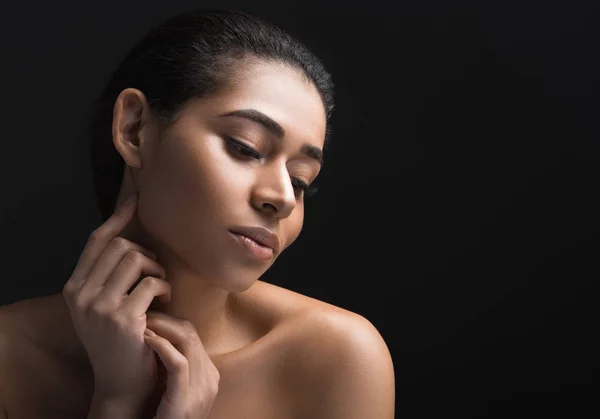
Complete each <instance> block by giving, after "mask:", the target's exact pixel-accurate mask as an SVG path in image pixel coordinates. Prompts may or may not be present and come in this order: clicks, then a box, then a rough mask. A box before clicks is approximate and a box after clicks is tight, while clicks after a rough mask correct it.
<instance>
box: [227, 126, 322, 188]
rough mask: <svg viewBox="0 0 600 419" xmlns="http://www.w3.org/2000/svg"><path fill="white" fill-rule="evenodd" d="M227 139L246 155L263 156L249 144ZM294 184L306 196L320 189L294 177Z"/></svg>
mask: <svg viewBox="0 0 600 419" xmlns="http://www.w3.org/2000/svg"><path fill="white" fill-rule="evenodd" d="M225 140H226V141H227V144H228V145H229V146H231V147H232V148H233V149H235V150H236V151H237V152H239V153H241V154H243V155H244V156H247V157H251V158H253V159H256V160H258V159H260V158H262V155H261V154H260V153H259V152H258V151H256V150H255V149H253V148H252V147H248V146H247V145H245V144H242V143H241V142H239V141H237V140H236V139H234V138H231V137H226V138H225ZM292 186H293V187H294V188H298V189H300V190H301V191H303V192H304V196H306V197H309V196H312V195H314V194H316V193H317V191H318V190H319V189H318V188H317V187H315V186H310V185H307V184H306V182H304V181H302V180H300V179H298V178H294V177H293V178H292Z"/></svg>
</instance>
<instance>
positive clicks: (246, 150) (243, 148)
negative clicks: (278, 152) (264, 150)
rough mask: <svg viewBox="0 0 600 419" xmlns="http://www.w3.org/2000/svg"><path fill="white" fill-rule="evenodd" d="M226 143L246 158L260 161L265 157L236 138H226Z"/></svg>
mask: <svg viewBox="0 0 600 419" xmlns="http://www.w3.org/2000/svg"><path fill="white" fill-rule="evenodd" d="M225 141H226V142H227V145H228V146H229V147H230V148H232V149H233V150H235V152H237V153H239V154H242V155H243V156H245V157H250V158H253V159H256V160H260V159H261V158H262V157H263V155H262V154H260V153H259V152H258V151H256V150H255V149H253V148H252V147H248V146H247V145H245V144H243V143H242V142H241V141H238V140H236V139H235V138H232V137H225Z"/></svg>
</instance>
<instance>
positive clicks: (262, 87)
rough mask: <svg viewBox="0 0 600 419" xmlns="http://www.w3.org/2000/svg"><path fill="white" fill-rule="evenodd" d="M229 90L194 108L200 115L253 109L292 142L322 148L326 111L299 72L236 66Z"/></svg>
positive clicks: (266, 65) (266, 66)
mask: <svg viewBox="0 0 600 419" xmlns="http://www.w3.org/2000/svg"><path fill="white" fill-rule="evenodd" d="M239 65H240V67H241V69H240V70H238V71H236V72H235V73H234V75H233V77H232V81H231V82H230V83H229V84H228V86H227V87H226V88H225V89H223V90H221V91H219V93H218V94H216V95H214V96H209V97H206V98H201V99H199V100H198V101H196V103H194V104H192V106H193V107H200V108H204V109H203V110H202V114H203V115H207V116H210V117H215V118H216V117H217V116H218V115H219V114H222V113H225V112H229V111H234V110H238V109H255V110H257V111H260V112H262V113H264V114H266V115H267V116H269V117H270V118H272V119H274V120H275V121H276V122H278V123H279V124H280V125H281V126H282V128H283V129H284V131H285V136H286V138H288V139H291V140H294V141H300V142H302V143H309V144H312V145H314V146H317V147H319V148H322V147H323V141H324V139H325V129H326V118H325V108H324V106H323V102H322V100H321V97H320V95H319V92H318V91H317V89H316V87H315V86H314V85H313V84H312V83H311V82H309V81H308V80H306V79H305V78H304V77H303V76H302V75H301V74H300V72H299V71H297V70H295V69H292V68H290V67H288V66H285V65H283V64H279V63H267V62H264V61H258V62H253V63H245V62H244V64H241V63H240V64H239Z"/></svg>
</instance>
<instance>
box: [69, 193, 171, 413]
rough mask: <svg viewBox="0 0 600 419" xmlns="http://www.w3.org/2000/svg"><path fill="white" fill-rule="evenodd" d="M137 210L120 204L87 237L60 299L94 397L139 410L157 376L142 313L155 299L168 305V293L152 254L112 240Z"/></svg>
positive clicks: (160, 268)
mask: <svg viewBox="0 0 600 419" xmlns="http://www.w3.org/2000/svg"><path fill="white" fill-rule="evenodd" d="M136 208H137V203H136V202H135V201H133V202H129V203H128V204H125V205H123V206H122V207H120V208H119V209H118V210H117V211H116V212H115V213H114V214H113V215H112V216H111V217H110V218H109V219H108V220H107V221H106V222H105V223H104V224H102V225H101V226H100V227H99V228H97V229H96V230H95V231H94V232H92V234H91V235H90V237H89V239H88V242H87V244H86V246H85V248H84V250H83V252H82V254H81V256H80V258H79V261H78V262H77V266H76V267H75V269H74V271H73V273H72V274H71V277H70V278H69V280H68V281H67V283H66V284H65V285H64V287H63V295H64V298H65V300H66V302H67V305H68V307H69V312H70V314H71V317H72V320H73V325H74V327H75V330H76V332H77V334H78V335H79V338H80V339H81V342H82V344H83V345H84V347H85V349H86V351H87V354H88V357H89V359H90V362H91V365H92V367H93V371H94V382H95V389H94V396H95V397H99V398H102V399H105V400H110V401H113V402H114V401H117V402H119V404H120V405H124V406H127V407H129V406H134V407H135V408H136V409H137V408H140V409H141V407H142V406H143V404H144V403H145V401H146V398H147V397H148V396H149V395H150V394H151V393H152V390H153V389H154V387H155V385H156V381H157V376H158V371H157V364H156V360H155V355H154V353H153V352H152V350H151V349H150V348H149V347H148V346H147V345H146V344H145V343H144V337H143V335H144V330H146V310H147V309H148V307H149V306H150V304H151V303H152V300H153V298H154V297H156V296H158V297H159V299H160V300H161V301H164V302H165V303H167V302H168V301H169V300H170V298H171V294H170V293H171V288H170V285H169V283H168V282H166V281H165V280H164V277H165V272H164V269H163V268H162V267H161V266H160V265H159V264H158V263H157V262H156V261H155V259H156V256H155V255H153V254H152V253H151V252H150V251H148V250H147V249H145V248H143V247H142V246H140V245H138V244H135V243H132V242H131V241H129V240H127V239H125V238H123V237H117V235H118V234H120V233H121V231H123V230H124V228H125V227H126V226H127V225H128V223H129V222H130V220H131V219H132V218H133V216H134V214H135V213H136ZM153 259H154V260H153ZM146 275H153V276H146ZM140 276H145V277H144V278H143V279H142V281H140V282H139V284H138V285H137V286H136V287H135V288H134V289H133V290H132V291H131V293H129V294H128V290H130V289H131V288H132V287H133V286H134V285H135V282H136V281H138V279H139V278H140ZM132 410H135V409H133V408H132Z"/></svg>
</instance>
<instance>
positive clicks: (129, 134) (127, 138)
mask: <svg viewBox="0 0 600 419" xmlns="http://www.w3.org/2000/svg"><path fill="white" fill-rule="evenodd" d="M150 119H151V113H150V107H149V106H148V102H147V100H146V96H145V95H144V93H142V92H141V91H140V90H138V89H133V88H127V89H124V90H123V91H122V92H121V93H120V94H119V96H118V97H117V100H116V101H115V107H114V109H113V124H112V136H113V143H114V145H115V148H116V149H117V151H118V152H119V154H120V155H121V156H122V157H123V160H125V164H126V165H128V166H130V167H131V168H136V169H139V168H141V167H142V161H143V158H142V150H143V146H144V141H146V142H147V141H148V140H149V138H147V137H148V135H147V134H146V133H145V132H144V131H145V130H144V128H145V127H147V126H148V125H149V123H150ZM145 134H146V135H145ZM148 145H149V144H145V146H148Z"/></svg>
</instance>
